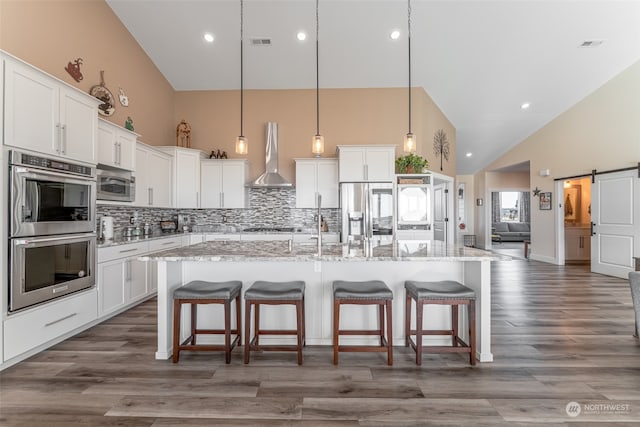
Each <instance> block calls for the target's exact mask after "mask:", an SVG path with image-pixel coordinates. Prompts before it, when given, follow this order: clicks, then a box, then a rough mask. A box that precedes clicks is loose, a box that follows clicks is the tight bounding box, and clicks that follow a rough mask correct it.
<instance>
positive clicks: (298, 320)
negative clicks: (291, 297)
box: [295, 300, 304, 365]
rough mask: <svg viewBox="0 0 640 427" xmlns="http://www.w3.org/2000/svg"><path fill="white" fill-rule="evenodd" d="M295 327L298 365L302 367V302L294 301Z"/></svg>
mask: <svg viewBox="0 0 640 427" xmlns="http://www.w3.org/2000/svg"><path fill="white" fill-rule="evenodd" d="M295 305H296V326H297V328H296V329H297V336H298V365H302V339H303V338H302V334H303V332H302V330H303V328H304V326H303V325H304V320H303V318H302V311H303V308H302V307H303V305H302V300H300V301H296V303H295Z"/></svg>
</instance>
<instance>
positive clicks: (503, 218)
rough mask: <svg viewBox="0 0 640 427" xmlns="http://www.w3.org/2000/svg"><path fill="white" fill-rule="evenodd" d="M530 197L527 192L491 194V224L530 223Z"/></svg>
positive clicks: (496, 192) (498, 192)
mask: <svg viewBox="0 0 640 427" xmlns="http://www.w3.org/2000/svg"><path fill="white" fill-rule="evenodd" d="M530 218H531V195H530V193H529V192H528V191H495V192H492V193H491V222H530Z"/></svg>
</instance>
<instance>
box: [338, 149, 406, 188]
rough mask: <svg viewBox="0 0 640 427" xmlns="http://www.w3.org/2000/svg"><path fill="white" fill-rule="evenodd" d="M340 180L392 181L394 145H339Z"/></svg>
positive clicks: (394, 158)
mask: <svg viewBox="0 0 640 427" xmlns="http://www.w3.org/2000/svg"><path fill="white" fill-rule="evenodd" d="M337 152H338V176H339V180H340V182H353V181H377V182H392V181H393V175H394V172H395V160H396V146H395V145H339V146H338V147H337Z"/></svg>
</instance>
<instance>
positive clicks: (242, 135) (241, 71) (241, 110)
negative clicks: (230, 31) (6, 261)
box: [240, 0, 244, 137]
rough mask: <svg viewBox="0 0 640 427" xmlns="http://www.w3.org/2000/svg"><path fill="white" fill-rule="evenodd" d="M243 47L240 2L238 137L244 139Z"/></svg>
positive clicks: (241, 6)
mask: <svg viewBox="0 0 640 427" xmlns="http://www.w3.org/2000/svg"><path fill="white" fill-rule="evenodd" d="M243 46H244V1H243V0H240V136H241V137H244V132H243V129H244V128H243V124H244V123H243V118H244V78H243V77H244V75H243V74H244V73H243V70H244V63H243V58H244V55H243V53H244V52H243Z"/></svg>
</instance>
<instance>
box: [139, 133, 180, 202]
mask: <svg viewBox="0 0 640 427" xmlns="http://www.w3.org/2000/svg"><path fill="white" fill-rule="evenodd" d="M135 165H136V167H135V175H136V198H135V202H134V204H135V205H136V206H154V207H161V208H168V207H171V175H172V170H171V156H170V155H169V154H166V153H164V152H161V151H158V150H156V149H154V148H153V147H151V146H149V145H146V144H143V143H141V142H138V143H137V144H136V155H135Z"/></svg>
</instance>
